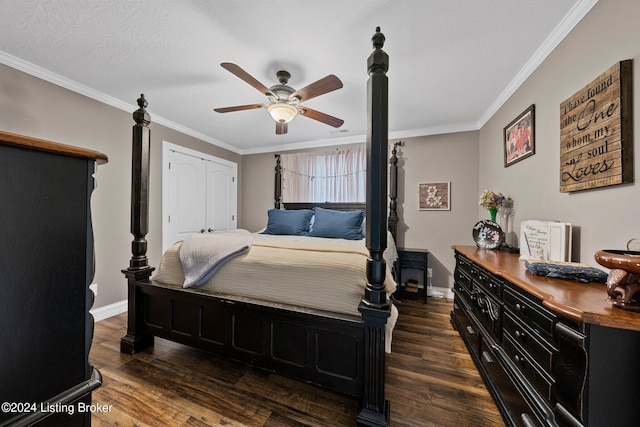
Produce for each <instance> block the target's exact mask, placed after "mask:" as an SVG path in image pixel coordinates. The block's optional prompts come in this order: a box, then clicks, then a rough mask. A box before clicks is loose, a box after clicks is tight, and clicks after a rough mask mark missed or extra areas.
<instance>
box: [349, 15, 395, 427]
mask: <svg viewBox="0 0 640 427" xmlns="http://www.w3.org/2000/svg"><path fill="white" fill-rule="evenodd" d="M372 42H373V47H374V51H373V53H372V54H371V55H370V56H369V59H368V60H367V68H368V73H369V80H368V82H367V139H366V146H367V225H366V227H367V230H366V245H367V249H368V250H369V258H368V259H367V286H366V289H365V294H364V297H363V298H362V301H361V302H360V306H359V307H358V310H359V311H360V313H361V314H362V321H363V323H364V353H365V354H364V390H363V396H362V406H361V408H360V412H359V413H358V417H357V425H358V426H388V425H389V415H390V412H389V401H388V400H386V399H385V394H384V383H385V353H384V349H385V346H384V343H385V335H384V332H385V325H386V323H387V318H388V317H389V316H390V309H391V306H390V304H389V302H388V301H387V294H386V289H385V285H384V279H385V272H386V263H385V261H384V258H383V256H382V254H383V252H384V250H385V249H386V247H387V156H388V153H389V151H388V150H389V145H388V132H389V130H388V115H389V114H388V97H389V96H388V80H387V75H386V72H387V69H388V68H389V56H388V55H387V54H386V53H385V52H384V51H383V50H382V46H383V45H384V35H383V34H382V33H381V32H380V27H378V28H376V33H375V35H374V36H373V38H372Z"/></svg>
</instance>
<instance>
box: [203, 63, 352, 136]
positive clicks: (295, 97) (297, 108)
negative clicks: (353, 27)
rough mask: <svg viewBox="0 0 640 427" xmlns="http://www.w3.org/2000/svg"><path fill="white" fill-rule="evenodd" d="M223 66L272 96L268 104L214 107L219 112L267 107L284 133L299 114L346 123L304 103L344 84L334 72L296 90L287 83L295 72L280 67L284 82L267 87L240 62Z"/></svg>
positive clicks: (268, 96) (269, 96)
mask: <svg viewBox="0 0 640 427" xmlns="http://www.w3.org/2000/svg"><path fill="white" fill-rule="evenodd" d="M220 66H221V67H222V68H224V69H225V70H227V71H229V72H230V73H231V74H234V75H235V76H236V77H238V78H240V79H242V80H244V81H245V82H247V83H249V84H250V85H251V86H253V87H254V88H256V89H258V90H259V91H260V92H261V93H262V94H263V95H266V96H267V98H268V99H269V103H268V104H249V105H237V106H235V107H225V108H214V109H213V111H215V112H217V113H230V112H232V111H242V110H254V109H257V108H266V109H267V111H268V112H269V115H271V117H272V118H273V120H275V122H276V134H278V135H282V134H285V133H287V124H288V123H289V122H290V121H291V120H293V119H294V118H295V117H296V116H297V115H298V114H299V115H301V116H304V117H308V118H310V119H313V120H317V121H319V122H322V123H325V124H327V125H329V126H333V127H335V128H338V127H340V126H342V124H343V123H344V120H341V119H338V118H337V117H333V116H330V115H328V114H325V113H321V112H320V111H316V110H312V109H311V108H307V107H304V106H302V105H300V103H301V102H303V101H308V100H310V99H311V98H315V97H316V96H320V95H324V94H325V93H328V92H332V91H334V90H336V89H340V88H341V87H342V82H341V81H340V79H339V78H338V77H336V76H334V75H333V74H330V75H328V76H326V77H324V78H322V79H320V80H318V81H316V82H314V83H311V84H310V85H308V86H305V87H303V88H302V89H300V90H295V89H294V88H292V87H291V86H288V85H287V82H288V81H289V78H290V77H291V74H289V73H288V72H287V71H278V72H277V73H276V77H277V78H278V81H279V82H280V84H276V85H273V86H271V87H270V88H267V87H266V86H265V85H263V84H262V83H260V82H259V81H258V80H256V79H255V78H254V77H253V76H251V75H250V74H249V73H247V72H246V71H244V70H243V69H242V68H240V67H239V66H237V65H236V64H232V63H230V62H223V63H222V64H220Z"/></svg>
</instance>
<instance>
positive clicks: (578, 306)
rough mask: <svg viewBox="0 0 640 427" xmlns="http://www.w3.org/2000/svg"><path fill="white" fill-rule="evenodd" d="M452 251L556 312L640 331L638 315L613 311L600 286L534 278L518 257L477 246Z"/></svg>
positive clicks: (584, 320)
mask: <svg viewBox="0 0 640 427" xmlns="http://www.w3.org/2000/svg"><path fill="white" fill-rule="evenodd" d="M453 249H454V250H455V251H457V252H459V253H460V254H462V255H464V256H466V257H467V258H468V259H469V260H471V261H473V262H474V263H476V264H478V265H479V266H481V267H483V268H484V269H486V270H487V271H489V272H490V273H492V274H494V275H496V276H499V277H502V278H503V279H505V280H507V281H509V282H511V283H513V284H514V285H516V286H518V287H519V288H521V289H523V290H524V291H526V292H528V293H529V294H531V295H533V296H535V297H536V298H538V299H540V300H542V304H543V305H544V306H545V307H547V308H549V309H550V310H552V311H554V312H555V313H558V314H560V315H563V316H566V317H568V318H570V319H573V320H576V321H579V322H584V323H589V324H594V325H600V326H606V327H611V328H619V329H630V330H635V331H640V313H634V312H631V311H627V310H622V309H619V308H615V307H613V306H612V305H611V304H610V303H608V302H607V296H608V295H607V289H606V285H605V284H603V283H581V282H577V281H573V280H562V279H552V278H548V277H544V276H536V275H535V274H532V273H531V272H529V270H527V267H526V266H525V264H524V261H521V260H520V259H519V258H520V257H519V255H518V254H510V253H505V252H500V251H496V250H490V249H480V248H478V247H476V246H457V245H456V246H453Z"/></svg>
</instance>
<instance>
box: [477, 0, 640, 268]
mask: <svg viewBox="0 0 640 427" xmlns="http://www.w3.org/2000/svg"><path fill="white" fill-rule="evenodd" d="M638 16H640V2H638V1H637V0H600V1H599V2H598V4H596V5H595V6H594V8H593V9H592V10H591V11H590V12H589V13H588V14H587V16H586V17H585V18H584V19H583V20H582V21H581V22H580V23H579V24H578V25H577V26H576V27H575V28H574V30H573V31H572V32H571V33H570V34H569V35H568V36H567V37H566V38H565V40H564V41H563V42H562V43H561V44H560V45H559V46H558V47H557V48H556V49H555V51H553V52H552V53H551V54H550V55H549V57H548V58H547V59H546V60H545V61H544V62H543V63H542V65H541V66H540V67H538V69H537V70H536V71H535V72H534V73H533V74H532V75H531V76H530V77H529V78H528V79H527V81H526V82H525V84H524V85H522V86H521V87H520V89H519V90H518V91H517V92H516V93H515V94H514V95H513V96H512V97H511V98H510V99H509V100H508V102H507V103H506V104H505V105H504V106H503V107H502V108H501V109H500V110H499V111H498V112H497V113H496V114H495V115H494V116H493V117H492V118H491V120H490V121H489V122H488V123H487V124H486V125H485V126H483V128H482V130H481V131H480V165H481V167H480V175H479V183H478V186H477V190H478V192H479V191H481V190H483V189H485V188H488V189H490V190H493V191H501V192H502V193H503V194H508V195H510V196H511V197H513V199H514V201H515V210H516V216H515V223H516V226H518V227H519V222H520V221H521V220H524V219H549V220H560V221H566V222H571V223H572V224H573V225H574V227H575V228H574V232H575V234H576V236H575V238H574V247H573V249H574V257H573V258H574V260H575V261H580V262H584V263H587V264H590V265H593V266H596V267H599V265H598V264H597V263H596V262H595V261H594V253H595V252H596V251H598V250H600V249H623V248H625V247H626V243H627V241H628V240H629V239H630V238H634V237H640V219H639V215H638V214H639V213H640V190H639V189H638V184H637V183H635V184H629V185H617V186H613V187H605V188H601V189H594V190H587V191H581V192H575V193H560V191H559V187H560V176H559V169H560V104H561V103H562V102H563V101H565V100H566V99H567V98H569V97H571V96H572V95H573V94H574V93H575V92H577V91H579V90H581V89H582V88H583V87H584V86H586V85H587V84H589V83H590V82H591V81H592V80H593V79H595V78H596V77H597V76H599V75H600V74H602V73H603V72H605V71H606V70H607V69H608V68H609V67H611V66H612V65H614V64H615V63H616V62H619V61H621V60H625V59H633V61H634V64H633V67H634V72H633V80H634V81H635V83H634V91H633V103H634V104H635V107H634V116H633V122H634V124H635V138H634V142H633V145H634V146H635V148H634V151H635V155H634V157H635V158H634V163H635V177H636V178H635V179H636V182H637V181H638V179H639V178H638V177H639V176H640V171H639V170H638V168H639V167H640V146H639V145H638V140H639V138H640V129H638V124H639V123H640V120H639V118H640V105H638V99H640V98H639V97H638V93H639V92H638V91H639V90H640V62H639V61H638V59H639V57H640V26H638V22H637V19H638ZM531 104H535V106H536V118H535V119H536V153H535V155H534V156H532V157H529V158H527V159H525V160H523V161H521V162H518V163H516V164H514V165H512V166H510V167H508V168H505V167H503V155H502V151H501V150H502V145H501V144H502V131H503V128H504V127H505V126H506V125H507V124H508V123H509V122H510V121H511V120H513V119H514V118H515V117H516V116H517V115H518V114H520V113H521V112H522V111H524V109H525V108H527V107H528V106H529V105H531ZM486 215H487V214H486V211H485V212H483V211H482V209H479V211H478V217H483V216H484V217H486Z"/></svg>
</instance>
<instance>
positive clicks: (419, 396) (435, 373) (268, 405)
mask: <svg viewBox="0 0 640 427" xmlns="http://www.w3.org/2000/svg"><path fill="white" fill-rule="evenodd" d="M451 306H452V301H451V300H446V299H435V298H429V303H428V304H427V305H424V304H422V302H420V301H403V302H401V303H399V304H398V309H399V311H400V317H399V320H398V323H397V326H396V328H395V330H394V334H393V348H392V350H393V353H392V354H390V355H387V359H386V363H387V384H386V394H387V398H388V399H389V400H390V402H391V425H392V426H396V427H399V426H416V427H417V426H456V427H457V426H499V425H503V421H502V418H501V417H500V414H499V412H498V410H497V408H496V405H495V404H494V402H493V400H492V399H491V397H490V396H489V394H488V392H487V390H486V388H485V386H484V384H483V382H482V379H481V378H480V375H479V374H478V371H477V370H476V368H475V367H474V365H473V362H472V361H471V358H470V356H469V354H468V353H467V351H466V349H465V347H464V344H463V342H462V340H461V338H460V337H459V335H458V333H457V332H456V331H455V330H454V329H453V327H452V326H451V323H450V322H449V312H450V310H451ZM125 333H126V313H125V314H121V315H118V316H115V317H112V318H109V319H106V320H103V321H101V322H98V323H97V324H96V326H95V333H94V340H93V346H92V349H91V362H92V363H93V365H94V366H96V367H97V368H98V369H99V370H100V372H101V373H102V375H103V384H102V386H101V387H100V388H98V389H97V390H96V391H95V392H94V394H93V403H96V404H100V405H111V407H110V409H109V410H108V411H107V412H103V413H94V415H93V417H92V422H93V425H94V426H319V427H320V426H322V427H324V426H351V425H354V420H355V417H356V414H357V411H358V402H357V400H356V399H353V398H350V397H346V396H343V395H340V394H337V393H333V392H329V391H326V390H322V389H320V388H318V387H315V386H312V385H308V384H304V383H300V382H297V381H293V380H290V379H288V378H285V377H281V376H279V375H275V374H269V373H265V372H263V371H261V370H258V369H255V368H251V367H248V366H246V365H244V364H241V363H236V362H232V361H228V360H225V359H222V358H219V357H215V356H211V355H209V354H207V353H204V352H201V351H198V350H194V349H191V348H189V347H186V346H183V345H179V344H175V343H172V342H169V341H166V340H163V339H156V345H155V347H154V348H153V349H149V350H148V351H145V352H143V353H139V354H136V355H134V356H127V355H123V354H121V353H120V351H119V346H120V338H121V337H122V336H123V335H124V334H125Z"/></svg>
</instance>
